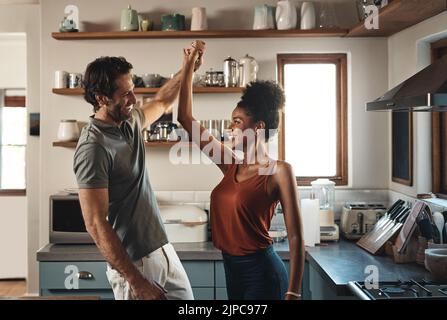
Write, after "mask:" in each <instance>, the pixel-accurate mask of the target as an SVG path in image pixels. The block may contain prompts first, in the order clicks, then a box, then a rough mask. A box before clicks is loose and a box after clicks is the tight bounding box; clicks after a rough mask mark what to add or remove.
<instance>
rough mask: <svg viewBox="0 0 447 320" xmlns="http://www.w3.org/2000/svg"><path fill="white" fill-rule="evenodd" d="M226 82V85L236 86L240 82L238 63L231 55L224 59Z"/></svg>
mask: <svg viewBox="0 0 447 320" xmlns="http://www.w3.org/2000/svg"><path fill="white" fill-rule="evenodd" d="M223 69H224V71H223V72H224V82H225V87H236V86H237V84H238V80H239V78H238V63H237V61H236V60H234V59H233V58H231V57H228V58H227V59H225V60H224V65H223Z"/></svg>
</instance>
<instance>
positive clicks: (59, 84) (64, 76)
mask: <svg viewBox="0 0 447 320" xmlns="http://www.w3.org/2000/svg"><path fill="white" fill-rule="evenodd" d="M67 84H68V72H67V71H60V70H58V71H55V72H54V87H55V88H58V89H61V88H67V87H68V85H67Z"/></svg>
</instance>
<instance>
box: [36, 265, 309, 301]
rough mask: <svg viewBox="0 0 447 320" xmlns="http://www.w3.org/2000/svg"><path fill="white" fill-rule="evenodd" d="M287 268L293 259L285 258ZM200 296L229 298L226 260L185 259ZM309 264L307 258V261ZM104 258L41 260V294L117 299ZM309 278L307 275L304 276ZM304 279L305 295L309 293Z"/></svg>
mask: <svg viewBox="0 0 447 320" xmlns="http://www.w3.org/2000/svg"><path fill="white" fill-rule="evenodd" d="M284 263H285V264H286V268H287V269H288V268H289V262H288V261H284ZM182 264H183V267H184V268H185V271H186V274H187V275H188V279H189V281H190V283H191V287H192V291H193V293H194V298H195V299H196V300H227V299H228V297H227V289H226V281H225V271H224V267H223V261H213V260H200V261H199V260H183V261H182ZM306 265H307V262H306ZM106 269H107V266H106V262H104V261H41V262H40V263H39V292H40V295H41V296H95V297H99V298H100V299H113V291H112V288H111V286H110V284H109V281H108V279H107V276H106ZM304 278H306V275H305V276H304ZM307 283H308V281H307V280H305V281H303V296H304V297H307V296H306V294H305V292H307V291H306V289H305V288H304V285H305V284H307Z"/></svg>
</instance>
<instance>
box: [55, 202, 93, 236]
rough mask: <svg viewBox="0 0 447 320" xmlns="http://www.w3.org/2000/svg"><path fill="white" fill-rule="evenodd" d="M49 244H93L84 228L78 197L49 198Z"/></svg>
mask: <svg viewBox="0 0 447 320" xmlns="http://www.w3.org/2000/svg"><path fill="white" fill-rule="evenodd" d="M50 243H86V244H87V243H88V244H91V243H95V242H94V241H93V239H92V237H91V236H90V234H89V233H88V232H87V229H86V228H85V223H84V218H83V216H82V211H81V204H80V203H79V197H78V195H65V194H61V195H51V196H50Z"/></svg>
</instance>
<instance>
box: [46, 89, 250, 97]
mask: <svg viewBox="0 0 447 320" xmlns="http://www.w3.org/2000/svg"><path fill="white" fill-rule="evenodd" d="M159 89H160V88H135V89H134V92H135V94H155V93H157V92H158V90H159ZM242 90H244V88H242V87H233V88H226V87H194V88H193V92H194V93H241V92H242ZM52 91H53V93H55V94H62V95H74V96H76V95H83V94H84V89H82V88H73V89H72V88H62V89H56V88H53V90H52Z"/></svg>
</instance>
